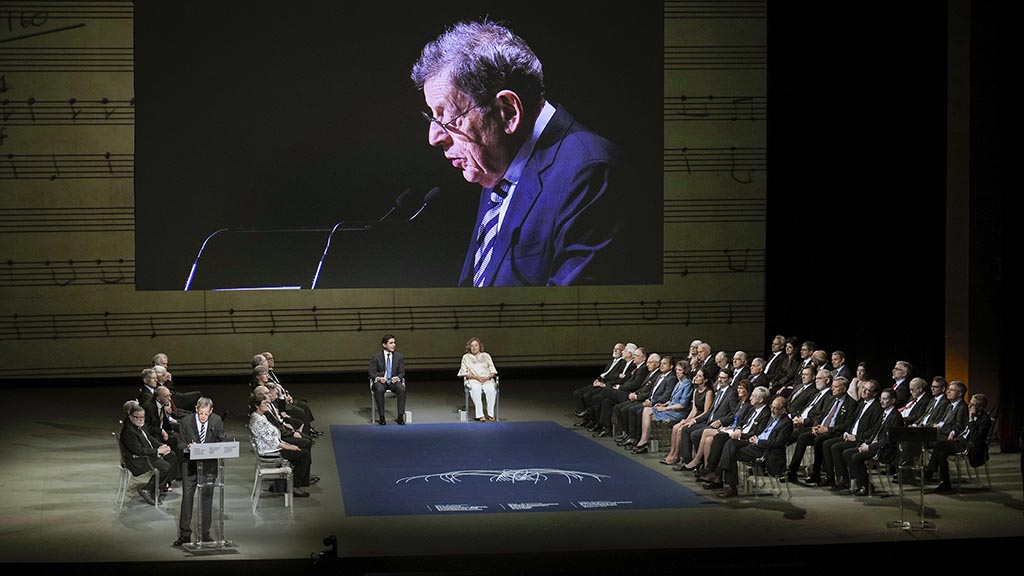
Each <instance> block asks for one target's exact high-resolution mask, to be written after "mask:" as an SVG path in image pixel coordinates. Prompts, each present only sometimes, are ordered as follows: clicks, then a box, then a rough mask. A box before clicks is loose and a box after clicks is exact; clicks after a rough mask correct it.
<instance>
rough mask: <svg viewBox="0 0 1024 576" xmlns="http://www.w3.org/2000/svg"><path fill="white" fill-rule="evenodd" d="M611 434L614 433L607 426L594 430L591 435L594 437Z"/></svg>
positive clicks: (603, 436)
mask: <svg viewBox="0 0 1024 576" xmlns="http://www.w3.org/2000/svg"><path fill="white" fill-rule="evenodd" d="M611 435H612V433H611V432H609V431H608V429H607V428H597V429H595V430H594V433H593V434H591V436H593V437H594V438H605V437H607V436H611Z"/></svg>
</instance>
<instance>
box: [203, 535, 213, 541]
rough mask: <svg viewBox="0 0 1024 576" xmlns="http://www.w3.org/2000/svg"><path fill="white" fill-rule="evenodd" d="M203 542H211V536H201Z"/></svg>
mask: <svg viewBox="0 0 1024 576" xmlns="http://www.w3.org/2000/svg"><path fill="white" fill-rule="evenodd" d="M203 542H213V536H210V535H209V534H203Z"/></svg>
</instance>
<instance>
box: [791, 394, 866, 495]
mask: <svg viewBox="0 0 1024 576" xmlns="http://www.w3.org/2000/svg"><path fill="white" fill-rule="evenodd" d="M849 383H850V381H849V380H847V379H846V378H842V377H839V378H835V379H834V380H832V398H831V401H830V402H829V404H828V408H826V409H825V415H824V416H822V419H821V421H820V422H819V423H818V424H817V425H816V426H814V427H812V428H811V429H810V430H809V431H808V432H805V433H803V434H801V435H800V437H799V438H797V442H796V454H803V452H802V449H803V448H804V447H806V446H808V445H813V446H814V463H813V464H812V465H811V473H810V474H809V475H808V477H807V478H806V482H807V483H808V484H823V483H822V481H821V468H822V466H823V465H824V463H825V456H824V446H825V441H826V440H830V439H832V438H836V437H838V436H841V435H842V434H843V433H844V432H846V431H847V427H848V425H849V423H850V422H851V421H852V419H851V418H850V416H851V415H855V414H856V410H854V407H855V405H856V404H857V402H856V401H855V400H854V399H853V398H851V397H850V395H849V394H847V393H846V389H847V386H849ZM793 460H796V457H795V456H794V458H793ZM790 473H791V474H795V473H796V471H795V470H794V469H793V468H792V467H791V468H790ZM826 473H827V474H831V473H832V471H831V470H827V471H826Z"/></svg>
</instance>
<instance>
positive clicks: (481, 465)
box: [331, 422, 709, 516]
mask: <svg viewBox="0 0 1024 576" xmlns="http://www.w3.org/2000/svg"><path fill="white" fill-rule="evenodd" d="M331 441H332V444H333V447H334V454H335V463H336V465H337V467H338V478H339V479H340V482H341V491H342V497H343V499H344V504H345V514H346V515H347V516H378V515H396V514H451V513H481V512H483V513H486V512H528V511H557V510H562V511H572V510H594V509H604V510H607V509H631V510H636V509H655V508H687V507H693V506H700V505H706V504H708V503H709V501H708V500H706V499H705V498H704V497H702V496H700V495H698V494H696V493H694V492H692V491H691V490H689V489H687V488H685V487H683V486H682V485H681V484H679V483H678V482H676V481H674V480H673V479H671V478H668V477H666V476H665V475H663V474H661V473H659V472H658V471H655V470H652V469H651V468H649V467H647V466H644V465H643V464H641V463H640V462H639V461H638V460H636V459H635V458H633V457H630V456H627V455H626V454H624V453H622V452H621V451H616V450H614V449H613V448H612V447H610V446H605V445H603V444H600V443H598V442H595V441H593V440H591V439H590V438H585V437H583V436H581V435H580V434H578V433H576V432H574V431H572V430H569V429H566V428H564V427H562V426H559V425H558V424H555V423H554V422H504V423H498V424H480V423H477V422H460V423H455V424H410V425H408V426H372V425H360V426H331Z"/></svg>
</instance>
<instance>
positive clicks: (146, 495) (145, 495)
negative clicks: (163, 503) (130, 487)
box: [139, 488, 156, 506]
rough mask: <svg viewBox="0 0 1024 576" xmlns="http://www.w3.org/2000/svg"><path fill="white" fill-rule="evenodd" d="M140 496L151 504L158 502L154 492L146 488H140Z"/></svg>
mask: <svg viewBox="0 0 1024 576" xmlns="http://www.w3.org/2000/svg"><path fill="white" fill-rule="evenodd" d="M139 496H142V499H143V500H145V501H146V504H149V505H150V506H152V505H154V504H156V500H154V499H153V493H152V492H150V491H149V490H147V489H145V488H139Z"/></svg>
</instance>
